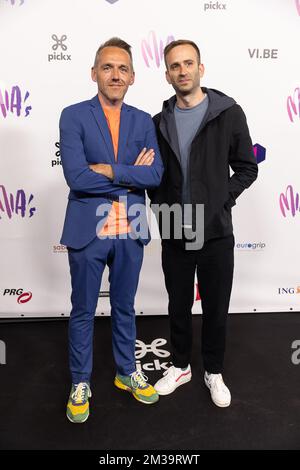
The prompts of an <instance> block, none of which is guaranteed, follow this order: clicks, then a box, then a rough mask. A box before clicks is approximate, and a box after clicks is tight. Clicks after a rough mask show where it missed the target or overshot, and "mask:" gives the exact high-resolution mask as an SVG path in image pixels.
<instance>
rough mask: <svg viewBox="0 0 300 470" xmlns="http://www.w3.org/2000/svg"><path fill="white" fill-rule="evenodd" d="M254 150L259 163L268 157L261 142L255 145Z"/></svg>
mask: <svg viewBox="0 0 300 470" xmlns="http://www.w3.org/2000/svg"><path fill="white" fill-rule="evenodd" d="M253 152H254V155H255V158H256V162H257V163H261V162H263V161H264V160H265V159H266V149H265V147H263V146H262V145H260V144H254V145H253Z"/></svg>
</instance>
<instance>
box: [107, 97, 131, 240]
mask: <svg viewBox="0 0 300 470" xmlns="http://www.w3.org/2000/svg"><path fill="white" fill-rule="evenodd" d="M102 107H103V111H104V114H105V117H106V120H107V124H108V128H109V130H110V134H111V138H112V143H113V147H114V154H115V160H116V161H117V158H118V146H119V131H120V115H121V110H120V109H112V108H107V107H104V106H103V105H102ZM130 231H131V228H130V225H129V222H128V219H127V214H126V209H125V205H124V203H123V202H122V203H120V202H116V201H113V203H112V208H111V210H110V212H109V214H108V217H107V220H106V222H105V224H104V225H103V227H102V229H101V231H100V235H101V236H105V235H106V236H107V235H118V234H121V233H129V232H130Z"/></svg>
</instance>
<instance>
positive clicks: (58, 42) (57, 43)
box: [48, 34, 71, 62]
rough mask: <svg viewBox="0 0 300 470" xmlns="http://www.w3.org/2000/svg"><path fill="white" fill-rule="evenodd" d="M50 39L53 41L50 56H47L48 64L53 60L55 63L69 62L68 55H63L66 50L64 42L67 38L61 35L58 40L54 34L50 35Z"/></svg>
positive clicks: (69, 57)
mask: <svg viewBox="0 0 300 470" xmlns="http://www.w3.org/2000/svg"><path fill="white" fill-rule="evenodd" d="M51 37H52V39H53V41H54V44H53V45H52V52H51V54H48V62H52V61H53V60H55V61H66V60H71V55H70V54H64V53H63V52H65V51H66V50H67V49H68V47H67V45H66V44H65V41H66V40H67V36H66V35H65V34H63V35H62V36H61V37H60V38H59V37H58V36H57V35H56V34H52V36H51ZM59 50H61V52H59ZM62 51H63V52H62Z"/></svg>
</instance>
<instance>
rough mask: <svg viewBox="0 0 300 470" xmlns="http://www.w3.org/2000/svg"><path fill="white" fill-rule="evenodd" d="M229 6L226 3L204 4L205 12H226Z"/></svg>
mask: <svg viewBox="0 0 300 470" xmlns="http://www.w3.org/2000/svg"><path fill="white" fill-rule="evenodd" d="M226 7H227V4H226V3H220V2H207V3H204V11H207V10H213V11H215V10H226Z"/></svg>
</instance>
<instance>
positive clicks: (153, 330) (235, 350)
mask: <svg viewBox="0 0 300 470" xmlns="http://www.w3.org/2000/svg"><path fill="white" fill-rule="evenodd" d="M193 322H194V348H193V360H192V371H193V379H192V381H191V382H190V383H188V384H186V385H184V386H182V387H180V388H178V389H177V390H176V391H175V392H174V393H173V394H172V395H169V396H167V397H161V398H160V401H159V402H158V403H157V404H155V405H153V406H146V405H143V404H141V403H139V402H137V401H136V400H135V399H134V398H133V397H132V396H131V395H130V394H128V393H126V392H122V391H120V390H118V389H116V388H115V387H114V385H113V377H114V365H113V359H112V354H111V343H110V320H109V318H97V320H96V322H95V347H94V374H93V381H92V392H93V397H92V399H91V401H90V403H91V415H90V418H89V420H88V421H87V422H86V423H84V424H82V425H75V424H72V423H70V422H69V421H68V420H67V418H66V416H65V407H66V401H67V398H68V395H69V389H70V381H69V372H68V357H67V321H59V320H56V321H36V322H22V323H0V340H2V341H4V342H5V343H6V353H7V357H6V364H5V365H0V384H1V385H0V416H1V420H0V448H1V449H10V450H11V449H97V450H102V449H106V450H107V449H111V450H114V449H123V450H124V449H127V450H133V449H147V450H154V449H157V450H160V449H164V450H167V449H172V450H175V449H176V450H180V449H181V450H182V449H194V450H202V449H208V450H211V449H300V393H299V392H300V364H299V365H294V364H293V363H292V361H291V355H292V352H293V350H292V348H291V345H292V342H293V341H294V340H297V339H299V340H300V314H299V313H293V314H289V313H285V314H284V313H281V314H250V315H245V314H244V315H230V318H229V330H228V344H227V355H226V365H225V371H224V378H225V381H226V383H227V385H228V386H229V387H230V389H231V392H232V405H231V406H230V407H229V408H226V409H221V408H217V407H216V406H215V405H214V404H213V403H212V402H211V400H210V395H209V392H208V390H207V389H206V388H205V386H204V384H203V369H202V364H201V358H200V329H201V317H199V316H195V317H194V318H193ZM137 325H138V339H140V340H142V341H143V342H144V343H145V344H146V345H150V344H151V343H152V341H153V340H155V339H156V338H165V339H167V340H168V319H167V317H139V318H138V319H137ZM158 349H159V350H161V349H163V350H164V349H167V350H168V349H169V343H168V344H167V345H166V346H164V345H162V346H158ZM159 354H161V353H160V352H159ZM299 357H300V354H299ZM141 361H142V364H144V365H145V364H148V366H146V367H148V368H154V366H153V364H155V367H156V368H159V367H160V364H161V363H163V362H165V361H168V358H163V357H159V356H157V355H154V354H153V352H148V353H147V354H146V355H145V356H144V357H143V358H142V359H141ZM146 375H148V377H149V381H150V382H151V383H154V382H155V381H156V380H157V379H158V378H159V377H160V376H161V371H159V370H150V371H147V372H146Z"/></svg>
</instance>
